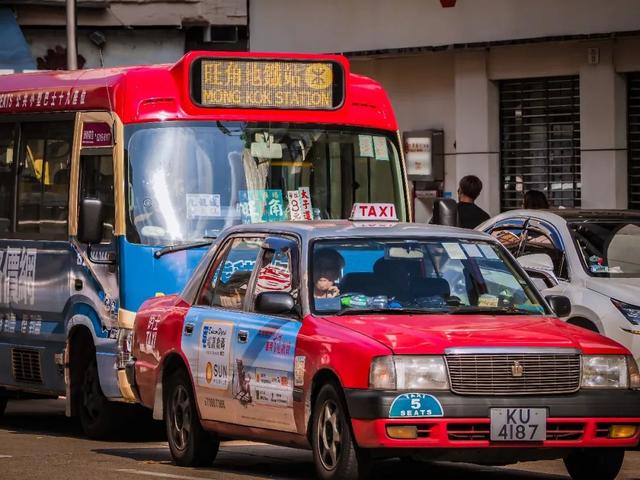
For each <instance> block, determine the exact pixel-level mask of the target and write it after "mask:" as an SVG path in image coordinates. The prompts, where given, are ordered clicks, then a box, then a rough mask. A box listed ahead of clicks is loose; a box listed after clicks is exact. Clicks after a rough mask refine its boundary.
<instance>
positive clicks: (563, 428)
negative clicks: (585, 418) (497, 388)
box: [447, 420, 608, 442]
mask: <svg viewBox="0 0 640 480" xmlns="http://www.w3.org/2000/svg"><path fill="white" fill-rule="evenodd" d="M607 432H608V429H607ZM584 433H585V424H584V423H578V422H576V423H566V422H557V421H554V420H549V421H548V422H547V440H555V441H562V440H565V441H570V440H580V439H581V438H582V437H583V436H584ZM447 434H448V437H449V440H451V441H452V442H470V441H474V440H484V441H487V440H489V439H490V438H491V427H490V423H489V422H488V421H487V422H475V423H451V424H449V425H447ZM605 437H606V435H605Z"/></svg>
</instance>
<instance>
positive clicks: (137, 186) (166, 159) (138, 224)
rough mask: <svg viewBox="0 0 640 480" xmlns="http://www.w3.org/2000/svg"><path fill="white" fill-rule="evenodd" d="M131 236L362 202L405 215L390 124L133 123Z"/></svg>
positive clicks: (202, 230) (166, 234) (180, 237)
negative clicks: (374, 126) (379, 127)
mask: <svg viewBox="0 0 640 480" xmlns="http://www.w3.org/2000/svg"><path fill="white" fill-rule="evenodd" d="M126 146H127V148H126V156H127V172H126V175H127V195H126V201H127V239H128V240H129V241H130V242H134V243H142V244H147V245H167V244H180V243H184V242H193V241H197V240H201V239H203V238H207V237H215V236H216V235H217V234H218V233H219V232H220V231H221V230H222V229H223V228H226V227H229V226H231V225H235V224H239V223H260V222H272V221H280V220H312V219H344V218H348V216H349V214H350V212H351V208H352V206H353V204H354V203H356V202H373V203H375V202H381V203H392V204H394V205H395V207H396V212H397V214H398V218H399V219H400V220H406V211H405V208H404V206H405V203H404V194H403V184H402V174H401V170H400V156H399V153H398V146H397V139H396V138H395V133H394V132H385V131H378V130H371V129H364V128H359V127H347V126H336V125H334V126H331V125H301V124H289V123H256V122H226V121H224V122H223V121H208V122H202V121H189V122H162V123H146V124H136V125H128V126H127V127H126Z"/></svg>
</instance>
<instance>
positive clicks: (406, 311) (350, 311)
mask: <svg viewBox="0 0 640 480" xmlns="http://www.w3.org/2000/svg"><path fill="white" fill-rule="evenodd" d="M447 312H448V310H444V309H422V308H354V307H348V308H343V309H342V310H340V311H339V312H338V313H336V316H341V315H363V314H364V315H366V314H370V313H383V314H386V315H389V314H391V315H431V314H434V313H447Z"/></svg>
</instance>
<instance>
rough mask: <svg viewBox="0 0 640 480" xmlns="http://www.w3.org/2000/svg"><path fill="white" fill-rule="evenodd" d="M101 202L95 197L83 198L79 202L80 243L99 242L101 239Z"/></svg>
mask: <svg viewBox="0 0 640 480" xmlns="http://www.w3.org/2000/svg"><path fill="white" fill-rule="evenodd" d="M102 215H103V213H102V202H101V201H100V200H99V199H97V198H83V199H82V201H81V202H80V222H79V225H78V240H80V241H81V242H82V243H89V244H91V243H100V241H101V240H102V225H103V218H102Z"/></svg>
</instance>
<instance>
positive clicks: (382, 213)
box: [349, 203, 398, 222]
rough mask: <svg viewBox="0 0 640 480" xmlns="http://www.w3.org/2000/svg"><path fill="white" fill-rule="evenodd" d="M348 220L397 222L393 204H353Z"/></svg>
mask: <svg viewBox="0 0 640 480" xmlns="http://www.w3.org/2000/svg"><path fill="white" fill-rule="evenodd" d="M349 220H352V221H375V222H380V221H383V222H397V221H398V217H397V216H396V206H395V205H394V204H393V203H354V204H353V208H352V209H351V216H350V217H349Z"/></svg>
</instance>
